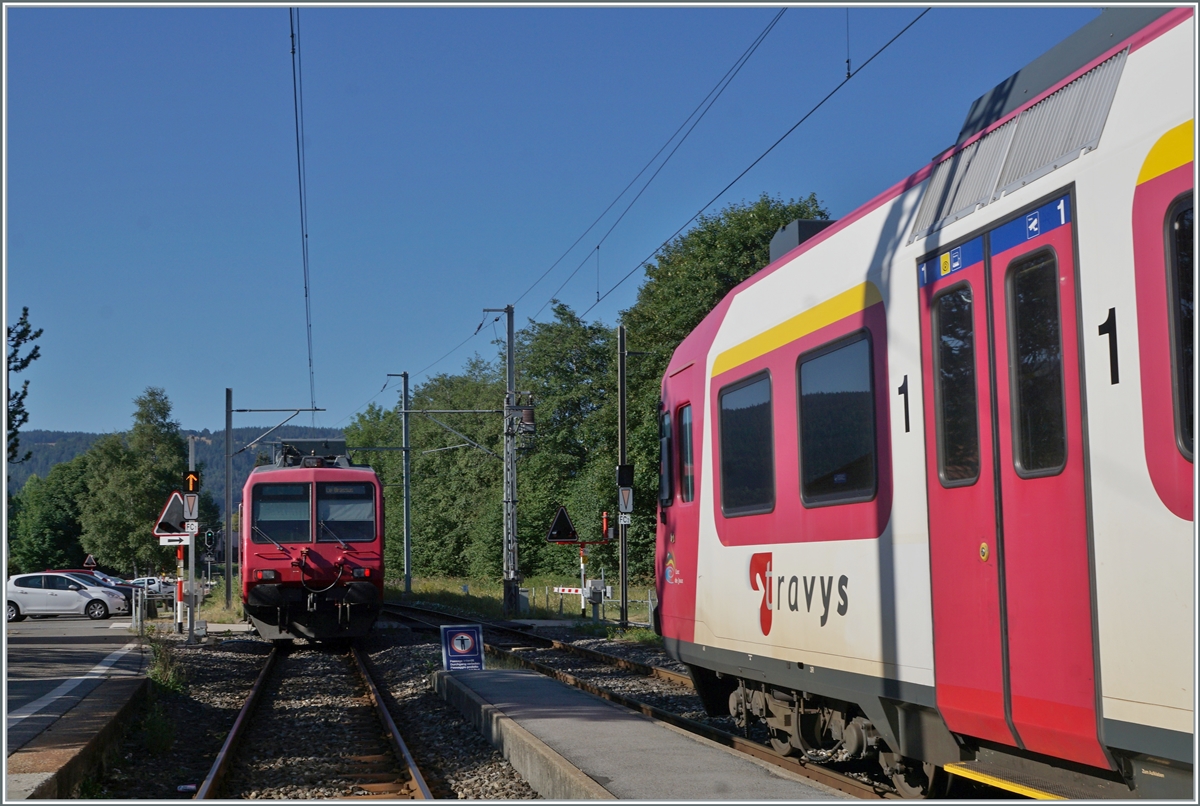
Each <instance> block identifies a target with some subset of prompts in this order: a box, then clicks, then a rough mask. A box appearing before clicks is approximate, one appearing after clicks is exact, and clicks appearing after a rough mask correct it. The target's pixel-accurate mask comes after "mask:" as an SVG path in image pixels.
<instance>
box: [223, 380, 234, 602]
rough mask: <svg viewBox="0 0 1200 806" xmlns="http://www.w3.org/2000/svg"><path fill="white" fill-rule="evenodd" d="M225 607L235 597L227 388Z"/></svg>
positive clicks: (230, 410) (229, 396) (230, 408)
mask: <svg viewBox="0 0 1200 806" xmlns="http://www.w3.org/2000/svg"><path fill="white" fill-rule="evenodd" d="M223 539H224V542H225V609H226V610H228V609H229V608H230V607H231V606H232V604H231V602H232V597H233V552H232V551H231V548H232V546H231V545H230V544H231V543H232V542H233V390H232V389H228V388H227V389H226V390H225V535H224V538H223Z"/></svg>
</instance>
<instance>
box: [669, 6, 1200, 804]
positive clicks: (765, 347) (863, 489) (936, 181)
mask: <svg viewBox="0 0 1200 806" xmlns="http://www.w3.org/2000/svg"><path fill="white" fill-rule="evenodd" d="M1195 27H1196V21H1195V19H1194V15H1193V10H1192V9H1191V8H1190V7H1189V8H1148V7H1141V8H1123V9H1115V10H1107V11H1105V12H1104V13H1102V14H1101V15H1100V16H1099V17H1098V18H1097V19H1096V20H1094V21H1093V22H1092V23H1089V24H1088V25H1087V26H1085V27H1084V28H1082V29H1080V31H1078V32H1077V33H1076V34H1074V35H1072V36H1071V37H1070V38H1068V39H1067V40H1065V41H1064V42H1063V43H1061V44H1060V45H1058V46H1056V47H1055V48H1054V49H1052V50H1051V51H1049V52H1048V53H1047V54H1045V55H1044V56H1042V57H1040V58H1039V59H1037V60H1035V61H1034V62H1032V63H1031V64H1030V65H1029V66H1027V67H1026V68H1024V69H1023V70H1021V71H1020V72H1019V73H1017V74H1016V75H1014V76H1012V77H1011V78H1009V79H1008V80H1006V81H1005V82H1004V83H1002V84H1000V85H999V86H998V87H996V88H995V89H994V90H992V91H991V92H989V93H988V94H986V95H984V96H983V97H981V98H980V99H979V100H978V101H976V102H975V104H974V105H973V106H972V108H971V110H970V113H969V115H968V117H967V120H966V123H965V124H964V127H963V130H962V133H961V134H960V136H959V138H958V142H957V144H956V145H954V146H953V147H951V148H949V149H948V150H946V151H945V152H944V153H943V154H941V155H940V156H939V157H937V158H936V159H935V160H934V161H933V162H932V163H931V164H930V165H928V166H926V167H925V168H923V169H922V170H920V171H918V172H917V173H915V174H914V175H912V176H910V177H908V178H907V179H905V180H903V181H901V182H899V183H898V184H896V185H895V186H893V187H892V188H890V189H889V190H887V191H885V192H883V193H882V194H881V195H879V196H878V197H876V198H875V199H873V200H871V201H870V202H868V203H867V204H865V205H863V206H862V207H860V208H859V209H857V210H855V211H854V212H852V213H851V214H849V215H848V216H847V217H845V218H844V219H842V220H840V221H837V222H804V221H801V222H793V224H791V225H788V227H785V228H783V229H781V230H780V232H779V233H777V235H776V237H775V239H774V240H773V242H772V247H773V248H772V255H771V262H770V264H769V265H767V266H766V267H765V268H764V269H762V270H761V271H759V272H758V273H756V274H755V275H754V276H753V277H751V278H749V279H747V280H746V281H745V282H743V283H742V284H741V285H739V286H737V287H736V288H735V289H734V290H733V291H732V292H731V293H729V294H728V296H726V297H725V299H724V300H723V301H722V302H721V303H720V304H719V305H718V306H717V307H716V308H715V309H714V310H713V311H712V312H711V313H710V314H709V315H708V316H707V317H706V318H705V319H704V320H703V322H702V323H701V324H700V325H699V326H698V327H697V328H696V329H695V330H694V331H693V332H692V333H691V334H690V335H689V336H688V337H687V338H686V339H685V340H684V341H683V342H682V343H681V344H680V345H679V347H678V349H677V350H676V351H675V353H674V355H673V357H672V359H671V361H670V363H669V365H668V368H667V371H666V374H665V376H664V378H663V381H662V409H661V412H660V417H661V420H660V427H661V435H662V453H663V457H662V467H661V479H662V484H661V489H660V494H659V497H660V500H659V504H660V508H659V525H658V530H657V548H656V562H657V568H658V569H659V571H658V593H659V600H660V603H659V605H658V607H657V609H656V612H655V616H654V620H655V625H656V629H658V631H659V632H660V634H661V635H662V636H663V637H664V639H665V642H666V646H667V650H668V652H669V653H670V654H671V655H672V656H673V657H674V658H676V659H678V660H680V661H681V662H683V663H685V664H687V665H688V666H689V667H690V668H691V670H692V676H693V679H694V681H695V683H696V687H697V690H698V691H699V692H700V695H701V697H702V699H703V700H704V703H705V706H706V708H707V709H708V710H709V711H710V712H712V713H714V714H716V713H722V714H723V713H729V714H732V716H733V717H734V718H735V719H736V720H738V721H739V723H742V724H744V722H743V721H744V720H751V721H754V722H757V723H762V724H763V725H764V726H765V730H766V732H767V735H769V737H770V743H771V745H772V746H773V747H774V748H775V750H776V751H777V752H780V753H784V754H796V755H801V756H803V757H805V758H807V759H809V760H811V761H818V762H821V761H839V760H848V759H868V760H875V761H877V762H878V763H879V765H880V766H881V767H882V769H883V771H884V772H885V773H886V774H887V775H889V776H890V777H891V780H892V781H893V782H894V783H895V785H896V786H897V788H898V789H899V790H900V792H901V793H903V794H905V795H907V796H928V795H934V794H938V793H939V792H940V791H944V790H943V785H944V784H945V782H946V781H948V780H949V776H948V775H947V773H952V774H953V775H958V776H963V777H966V778H972V779H976V780H981V781H985V782H989V783H994V784H997V785H999V786H1002V787H1005V788H1007V789H1010V790H1013V791H1017V792H1022V793H1024V794H1027V795H1033V796H1035V797H1054V796H1060V797H1061V796H1065V797H1086V798H1101V797H1117V798H1129V797H1149V798H1164V797H1165V798H1189V799H1194V798H1195V790H1194V782H1193V766H1194V755H1195V746H1194V735H1195V730H1194V723H1195V713H1194V709H1193V701H1194V697H1195V682H1196V668H1195V665H1194V656H1195V629H1196V621H1195V617H1196V611H1195V600H1196V578H1195V569H1196V554H1195V551H1196V532H1195V528H1194V500H1195V476H1194V473H1193V451H1194V442H1193V424H1194V413H1193V412H1194V401H1193V388H1194V385H1195V377H1194V364H1193V355H1194V352H1193V343H1194V340H1195V331H1194V318H1193V317H1194V314H1193V306H1194V286H1193V274H1194V269H1193V254H1194V229H1193V212H1192V210H1193V200H1192V196H1193V188H1194V184H1195V183H1194V174H1195V169H1194V154H1195V131H1194V117H1195V110H1194V102H1195V98H1196V89H1195V65H1196V61H1195V59H1196V46H1195Z"/></svg>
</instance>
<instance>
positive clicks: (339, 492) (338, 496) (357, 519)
mask: <svg viewBox="0 0 1200 806" xmlns="http://www.w3.org/2000/svg"><path fill="white" fill-rule="evenodd" d="M374 539H375V486H374V485H372V484H333V483H329V482H317V540H318V541H319V542H328V543H335V542H347V543H348V542H352V541H360V542H361V541H368V540H374Z"/></svg>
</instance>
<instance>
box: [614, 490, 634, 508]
mask: <svg viewBox="0 0 1200 806" xmlns="http://www.w3.org/2000/svg"><path fill="white" fill-rule="evenodd" d="M617 501H618V503H617V511H618V512H633V488H632V487H618V488H617Z"/></svg>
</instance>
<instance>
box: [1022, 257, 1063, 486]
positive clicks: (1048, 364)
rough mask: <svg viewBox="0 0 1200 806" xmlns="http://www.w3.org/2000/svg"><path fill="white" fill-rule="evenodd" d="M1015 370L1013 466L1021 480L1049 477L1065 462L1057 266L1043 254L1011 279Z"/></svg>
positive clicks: (1024, 261)
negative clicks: (1033, 477)
mask: <svg viewBox="0 0 1200 806" xmlns="http://www.w3.org/2000/svg"><path fill="white" fill-rule="evenodd" d="M1008 303H1009V304H1008V307H1009V323H1010V336H1009V354H1010V359H1009V365H1010V366H1011V367H1012V368H1013V369H1012V394H1013V398H1014V401H1013V402H1014V405H1013V430H1014V431H1015V433H1014V435H1013V443H1014V448H1015V450H1014V452H1013V454H1014V455H1013V462H1014V464H1015V465H1016V470H1017V475H1019V476H1021V477H1023V478H1028V477H1031V476H1047V475H1053V474H1055V473H1058V472H1060V471H1061V470H1062V469H1063V467H1064V466H1066V462H1067V431H1066V411H1065V407H1064V403H1063V367H1062V361H1063V359H1062V338H1061V335H1060V332H1059V331H1060V326H1059V317H1058V262H1057V261H1056V260H1055V258H1054V255H1053V254H1052V253H1050V252H1039V253H1037V254H1035V255H1032V256H1030V257H1027V258H1022V259H1020V260H1018V261H1016V262H1014V263H1013V264H1012V269H1011V271H1010V272H1009V276H1008Z"/></svg>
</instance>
